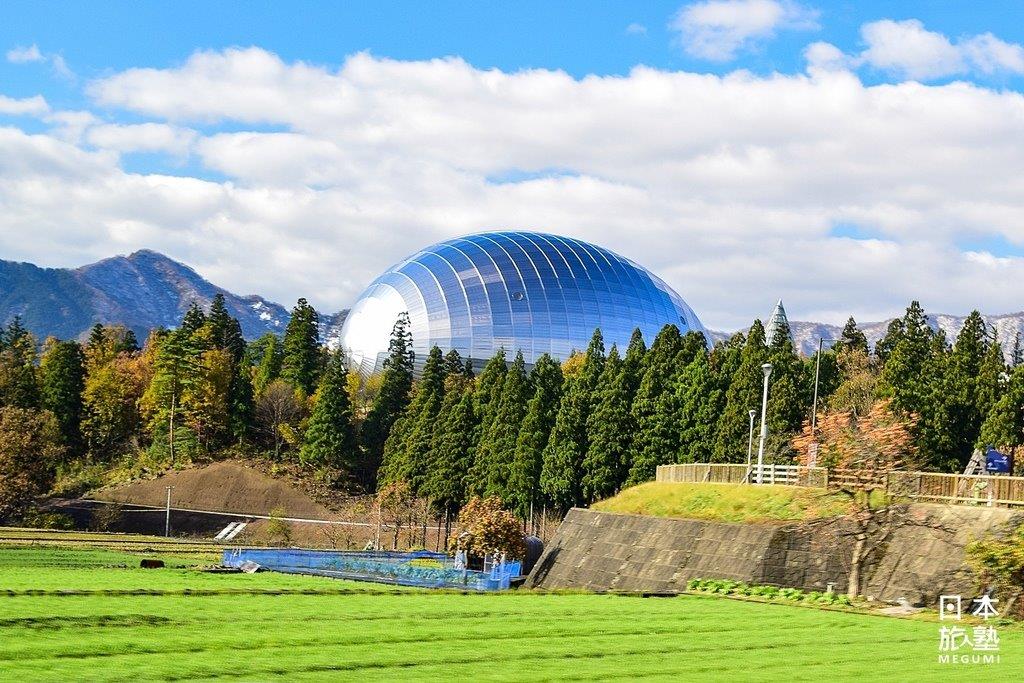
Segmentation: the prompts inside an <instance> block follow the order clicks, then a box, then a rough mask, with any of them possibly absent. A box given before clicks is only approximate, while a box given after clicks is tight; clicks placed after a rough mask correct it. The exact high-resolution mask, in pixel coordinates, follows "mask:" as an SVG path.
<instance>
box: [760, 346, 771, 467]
mask: <svg viewBox="0 0 1024 683" xmlns="http://www.w3.org/2000/svg"><path fill="white" fill-rule="evenodd" d="M761 371H762V372H764V393H763V394H762V395H761V441H760V442H759V443H758V445H757V483H758V484H762V483H764V481H763V476H762V475H763V474H764V441H765V439H766V438H767V437H768V423H767V422H766V421H765V416H766V415H767V413H768V376H769V375H771V374H772V364H771V363H765V364H764V365H762V366H761Z"/></svg>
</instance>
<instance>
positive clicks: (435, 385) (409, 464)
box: [381, 346, 444, 495]
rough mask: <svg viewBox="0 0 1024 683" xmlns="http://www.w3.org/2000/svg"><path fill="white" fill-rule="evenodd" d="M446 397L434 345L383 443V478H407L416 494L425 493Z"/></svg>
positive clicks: (441, 360) (441, 361)
mask: <svg viewBox="0 0 1024 683" xmlns="http://www.w3.org/2000/svg"><path fill="white" fill-rule="evenodd" d="M443 400H444V357H443V356H442V355H441V349H439V348H438V347H436V346H435V347H433V348H431V349H430V353H429V354H427V360H426V363H424V365H423V374H422V375H421V376H420V379H419V381H418V382H416V385H415V391H414V393H413V398H412V401H410V403H409V406H408V408H406V410H405V412H404V414H403V415H402V417H401V418H400V419H399V420H398V421H396V422H395V426H394V427H393V428H392V430H391V434H390V435H389V436H388V439H387V441H386V442H385V444H384V459H383V461H382V463H381V480H382V481H383V482H385V483H392V482H399V481H404V482H407V483H408V484H409V485H410V486H411V487H412V491H413V493H414V494H416V495H421V494H422V493H423V486H424V482H425V481H426V478H427V474H428V470H429V468H430V450H431V447H432V441H433V436H434V425H435V423H436V421H437V414H438V413H439V412H440V411H441V403H442V401H443Z"/></svg>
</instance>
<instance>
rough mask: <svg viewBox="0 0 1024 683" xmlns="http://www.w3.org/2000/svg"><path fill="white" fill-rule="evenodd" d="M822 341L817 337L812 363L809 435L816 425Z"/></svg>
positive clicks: (812, 433)
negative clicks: (815, 351)
mask: <svg viewBox="0 0 1024 683" xmlns="http://www.w3.org/2000/svg"><path fill="white" fill-rule="evenodd" d="M824 343H825V338H824V337H818V356H817V358H816V361H815V363H814V403H812V404H811V437H813V436H814V429H815V428H816V427H817V426H818V378H819V377H821V347H822V345H823V344H824Z"/></svg>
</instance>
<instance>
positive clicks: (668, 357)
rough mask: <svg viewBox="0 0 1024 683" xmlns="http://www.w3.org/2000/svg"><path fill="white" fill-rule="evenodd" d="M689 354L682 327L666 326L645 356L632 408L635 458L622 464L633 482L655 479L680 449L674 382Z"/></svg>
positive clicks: (629, 480) (628, 459)
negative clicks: (656, 472)
mask: <svg viewBox="0 0 1024 683" xmlns="http://www.w3.org/2000/svg"><path fill="white" fill-rule="evenodd" d="M702 353H703V351H702ZM687 354H688V350H687V344H686V343H685V342H684V339H683V337H682V336H681V335H680V333H679V328H678V327H676V326H675V325H665V327H663V328H662V329H661V331H660V332H658V336H657V337H655V338H654V343H653V344H651V348H650V350H649V351H648V352H647V354H646V355H645V356H644V361H643V364H642V372H643V374H642V376H641V379H640V384H639V387H638V388H637V392H636V397H635V399H634V400H633V403H632V406H631V408H630V411H631V412H632V416H633V422H634V424H635V425H636V427H635V431H634V436H633V448H632V449H631V451H630V455H631V456H632V457H631V458H630V457H629V456H627V458H626V459H627V462H625V463H623V466H624V467H625V468H627V471H628V472H629V475H628V479H627V483H628V484H630V485H632V484H639V483H641V482H644V481H647V480H649V479H652V478H653V477H654V473H655V470H656V469H657V466H658V465H659V464H662V463H664V462H666V461H667V460H668V459H671V458H673V457H674V456H675V454H676V452H677V451H678V449H679V431H678V424H676V420H677V418H678V410H677V409H678V405H677V404H676V397H675V382H676V380H677V378H678V374H679V372H680V371H681V367H680V363H682V367H685V364H686V363H687V362H689V361H686V360H685V359H686V356H687ZM691 360H692V359H691Z"/></svg>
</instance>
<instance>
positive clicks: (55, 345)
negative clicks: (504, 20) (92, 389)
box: [39, 339, 85, 456]
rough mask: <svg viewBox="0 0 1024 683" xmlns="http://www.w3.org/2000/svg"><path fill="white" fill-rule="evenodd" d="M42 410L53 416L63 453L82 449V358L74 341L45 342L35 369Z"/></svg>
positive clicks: (52, 340) (83, 368) (83, 369)
mask: <svg viewBox="0 0 1024 683" xmlns="http://www.w3.org/2000/svg"><path fill="white" fill-rule="evenodd" d="M39 371H40V379H41V389H42V404H43V408H45V409H46V410H49V411H50V412H51V413H53V416H54V417H55V418H56V420H57V425H58V427H59V428H60V433H61V440H62V442H63V445H64V446H65V447H66V449H67V453H68V454H70V455H72V456H75V455H80V454H81V453H82V452H83V450H84V442H83V441H82V430H81V423H82V416H83V412H84V406H83V403H82V392H83V391H85V355H84V354H83V353H82V347H81V346H80V345H79V344H78V342H75V341H57V340H56V339H49V340H47V344H46V346H45V349H44V351H43V357H42V361H41V363H40V366H39Z"/></svg>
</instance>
